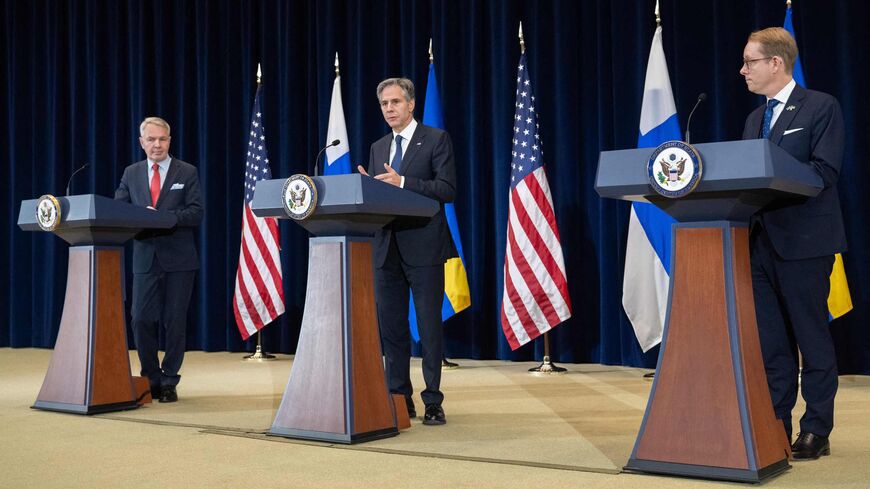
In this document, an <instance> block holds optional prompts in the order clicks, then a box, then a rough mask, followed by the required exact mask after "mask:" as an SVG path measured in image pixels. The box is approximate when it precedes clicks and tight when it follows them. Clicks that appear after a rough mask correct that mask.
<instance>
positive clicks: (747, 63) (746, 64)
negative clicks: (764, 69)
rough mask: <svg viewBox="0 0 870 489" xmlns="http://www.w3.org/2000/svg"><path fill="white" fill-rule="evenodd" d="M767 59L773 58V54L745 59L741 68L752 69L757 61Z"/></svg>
mask: <svg viewBox="0 0 870 489" xmlns="http://www.w3.org/2000/svg"><path fill="white" fill-rule="evenodd" d="M766 59H773V56H768V57H766V58H755V59H745V60H743V65H742V66H741V67H740V68H741V69H743V68H746V69H747V70H751V69H752V66H753V65H755V62H756V61H764V60H766Z"/></svg>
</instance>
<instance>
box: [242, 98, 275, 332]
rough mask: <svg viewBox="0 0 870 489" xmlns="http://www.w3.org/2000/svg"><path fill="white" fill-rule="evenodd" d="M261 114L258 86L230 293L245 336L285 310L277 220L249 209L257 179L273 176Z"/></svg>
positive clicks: (249, 139)
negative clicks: (239, 244)
mask: <svg viewBox="0 0 870 489" xmlns="http://www.w3.org/2000/svg"><path fill="white" fill-rule="evenodd" d="M261 115H262V113H261V112H260V88H259V87H257V95H256V96H255V97H254V111H253V116H252V117H251V133H250V135H249V138H248V157H247V161H246V164H245V204H244V205H243V206H242V207H243V208H242V247H241V250H240V251H239V268H238V270H236V291H235V294H233V312H234V313H235V316H236V325H237V326H238V327H239V332H240V333H242V339H245V340H246V339H248V338H249V337H250V336H251V335H252V334H254V333H256V332H257V331H259V330H261V329H262V328H263V326H265V325H267V324H269V323H270V322H272V321H273V320H274V319H275V318H276V317H278V316H279V315H281V314H282V313H283V312H284V286H283V285H282V281H281V276H282V274H281V257H280V255H279V251H280V248H281V246H280V244H279V237H278V221H277V220H276V219H275V218H271V217H269V218H261V217H257V216H255V215H254V213H253V212H251V199H253V198H254V187H255V186H256V185H257V182H258V181H259V180H268V179H270V178H272V172H271V170H270V169H269V155H268V153H267V152H266V136H265V133H264V131H263V124H262V117H261Z"/></svg>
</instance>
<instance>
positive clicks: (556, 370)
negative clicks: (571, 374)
mask: <svg viewBox="0 0 870 489" xmlns="http://www.w3.org/2000/svg"><path fill="white" fill-rule="evenodd" d="M567 371H568V370H567V369H565V368H562V367H558V366H556V364H555V363H553V362H551V361H550V334H549V332H544V359H543V360H542V361H541V364H540V365H538V366H537V367H535V368H530V369H529V372H531V373H532V374H535V375H553V374H564V373H565V372H567Z"/></svg>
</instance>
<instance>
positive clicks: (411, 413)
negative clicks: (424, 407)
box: [408, 402, 417, 419]
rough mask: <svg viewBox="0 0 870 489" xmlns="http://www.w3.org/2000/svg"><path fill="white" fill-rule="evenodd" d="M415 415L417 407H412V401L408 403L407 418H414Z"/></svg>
mask: <svg viewBox="0 0 870 489" xmlns="http://www.w3.org/2000/svg"><path fill="white" fill-rule="evenodd" d="M416 417H417V408H415V407H414V403H413V402H409V403H408V419H414V418H416Z"/></svg>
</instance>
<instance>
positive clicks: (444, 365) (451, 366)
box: [441, 357, 459, 370]
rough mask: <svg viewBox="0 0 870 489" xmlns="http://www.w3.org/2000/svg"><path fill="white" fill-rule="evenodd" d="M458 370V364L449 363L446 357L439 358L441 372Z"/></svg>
mask: <svg viewBox="0 0 870 489" xmlns="http://www.w3.org/2000/svg"><path fill="white" fill-rule="evenodd" d="M457 368H459V364H458V363H454V362H451V361H450V360H448V359H447V358H446V357H442V358H441V370H456V369H457Z"/></svg>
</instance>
